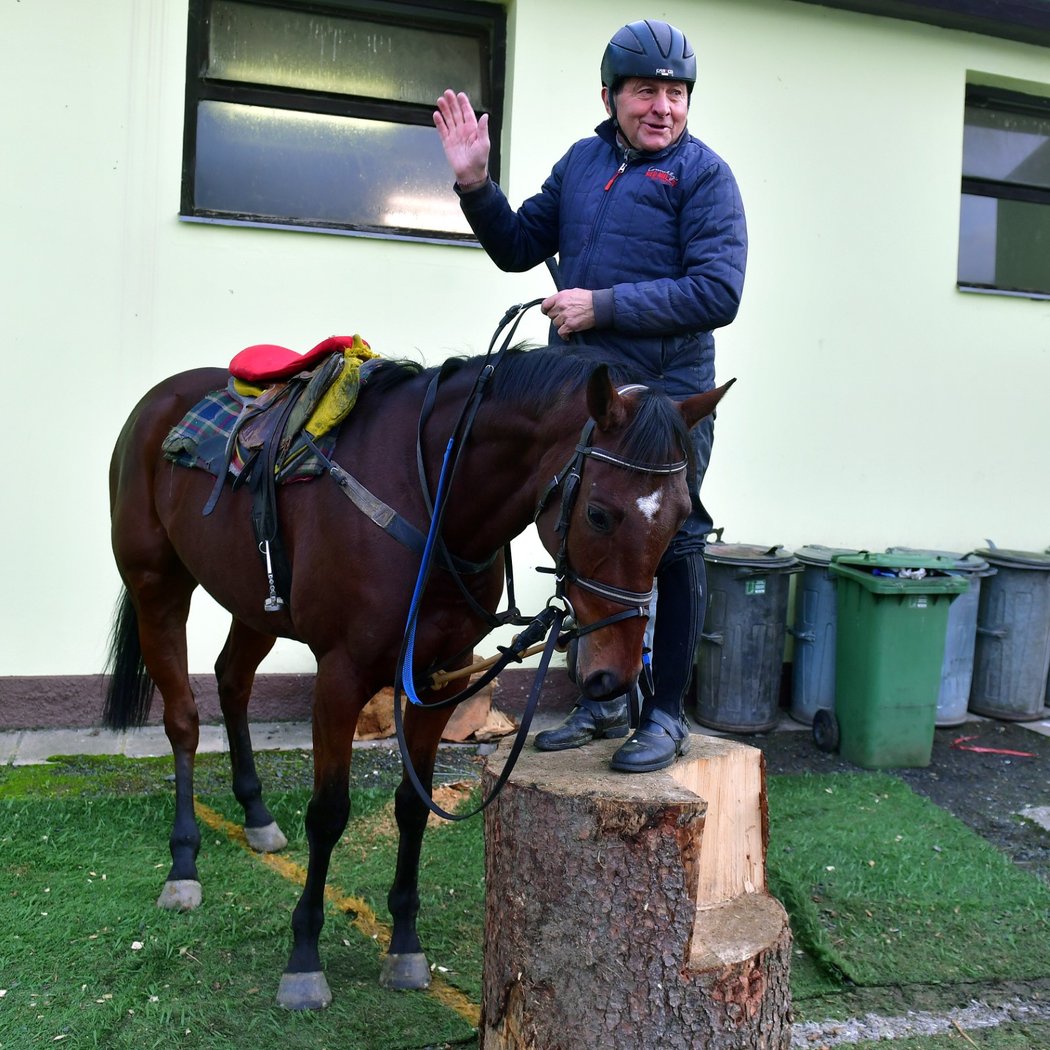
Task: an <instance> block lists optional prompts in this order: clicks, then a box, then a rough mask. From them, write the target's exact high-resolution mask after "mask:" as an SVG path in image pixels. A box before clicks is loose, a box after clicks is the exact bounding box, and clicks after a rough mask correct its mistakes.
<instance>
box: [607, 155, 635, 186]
mask: <svg viewBox="0 0 1050 1050" xmlns="http://www.w3.org/2000/svg"><path fill="white" fill-rule="evenodd" d="M630 159H631V155H630V153H627V152H625V153H624V155H623V163H622V164H621V165H620V166H619V167H618V168H617V169H616V171H615V172H614V173H613V177H612V178H611V179H610V180H609V181H608V182H607V183H606V184H605V192H606V193H608V192H609V190H610V189H611V188H612V184H613V183H614V182H615V181H616V180H617V179H618V178H619V177H620V176H621V175H622V174H623V173H624V172H625V171H626V170H627V162H628V161H629V160H630Z"/></svg>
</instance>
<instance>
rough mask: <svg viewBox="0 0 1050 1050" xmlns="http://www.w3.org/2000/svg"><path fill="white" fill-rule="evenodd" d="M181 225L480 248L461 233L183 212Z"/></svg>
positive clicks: (180, 215)
mask: <svg viewBox="0 0 1050 1050" xmlns="http://www.w3.org/2000/svg"><path fill="white" fill-rule="evenodd" d="M178 219H179V222H187V223H197V224H200V225H203V226H247V227H249V228H253V229H261V230H282V231H285V232H291V233H324V234H334V235H335V236H337V237H365V238H369V239H371V240H384V241H411V242H415V243H418V244H443V245H450V246H453V247H457V248H480V247H481V245H480V244H479V243H478V241H477V238H475V237H473V236H466V235H460V234H453V233H449V234H442V233H437V232H434V233H427V232H424V231H419V230H362V229H358V230H352V229H348V228H344V227H340V226H307V225H305V224H300V223H291V222H287V223H282V222H265V221H263V220H261V219H237V218H233V217H227V216H215V215H187V214H185V213H181V212H180V213H179V216H178Z"/></svg>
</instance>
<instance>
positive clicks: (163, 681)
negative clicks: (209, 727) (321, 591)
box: [124, 562, 201, 911]
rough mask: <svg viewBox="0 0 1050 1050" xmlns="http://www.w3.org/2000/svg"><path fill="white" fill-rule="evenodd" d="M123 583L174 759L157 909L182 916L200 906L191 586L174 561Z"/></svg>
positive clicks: (197, 722)
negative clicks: (189, 652)
mask: <svg viewBox="0 0 1050 1050" xmlns="http://www.w3.org/2000/svg"><path fill="white" fill-rule="evenodd" d="M124 576H125V580H126V583H127V587H128V591H129V592H130V594H131V595H132V600H133V601H134V603H135V606H136V610H137V612H138V622H139V640H140V643H141V646H142V659H143V662H144V663H145V665H146V669H147V670H148V671H149V674H150V677H151V678H152V679H153V681H154V682H155V683H156V686H157V689H158V690H159V691H160V695H161V696H162V697H163V698H164V731H165V733H166V734H167V736H168V742H169V743H170V744H171V751H172V755H173V757H174V760H175V821H174V823H173V825H172V829H171V837H170V839H169V845H170V848H171V870H170V871H169V873H168V878H167V881H166V882H165V884H164V889H163V890H162V891H161V894H160V897H159V898H158V899H157V905H158V906H159V907H161V908H170V909H178V910H181V911H187V910H189V909H191V908H196V907H197V906H198V905H199V904H200V902H201V885H200V880H199V878H198V876H197V852H198V851H199V849H200V844H201V834H200V828H199V827H198V826H197V819H196V816H195V815H194V812H193V767H194V762H195V761H196V755H197V744H198V742H199V738H200V720H199V718H198V714H197V702H196V701H195V700H194V698H193V692H192V690H191V689H190V680H189V673H188V664H187V656H186V620H187V618H188V616H189V611H190V596H191V595H192V593H193V589H194V587H195V586H196V583H195V581H194V580H192V579H191V578H190V576H189V574H188V573H186V571H185V570H184V569H183V568H182V566H181V565H180V564H178V563H176V562H171V563H169V564H168V565H166V566H164V567H163V570H161V569H159V568H156V567H153V568H151V569H150V570H148V571H146V570H144V571H141V572H139V571H129V570H127V569H126V568H125V572H124Z"/></svg>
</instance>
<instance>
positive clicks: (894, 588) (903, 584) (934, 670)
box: [813, 552, 969, 769]
mask: <svg viewBox="0 0 1050 1050" xmlns="http://www.w3.org/2000/svg"><path fill="white" fill-rule="evenodd" d="M954 568H955V566H954V563H953V561H952V559H951V558H945V557H940V556H929V555H925V556H924V555H915V554H903V553H894V554H875V553H867V552H863V553H860V554H855V555H848V554H846V555H836V556H835V557H834V558H833V559H832V562H831V571H832V573H833V574H834V575H835V577H836V578H837V581H838V586H837V588H836V599H837V624H836V644H835V708H834V711H820V712H818V717H816V718H815V719H814V722H813V737H814V740H815V741H816V743H817V746H818V747H821V748H822V749H824V750H835V749H836V748H837V749H838V751H839V753H840V754H841V755H842V757H843V758H845V759H846V760H847V761H849V762H853V763H854V764H855V765H858V766H862V767H864V768H866V769H883V768H893V767H921V766H928V765H929V764H930V756H931V754H932V751H933V731H934V725H935V723H936V718H937V698H938V695H939V693H940V685H941V666H942V663H943V660H944V647H945V638H946V635H947V628H948V608H949V605H950V603H951V601H952V599H953V598H955V597H956V595H959V594H962V593H963V592H965V591H966V589H967V588H968V586H969V583H968V581H967V580H966V578H965V577H963V576H960V575H957V574H953V570H954Z"/></svg>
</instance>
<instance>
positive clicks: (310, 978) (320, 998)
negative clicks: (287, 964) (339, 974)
mask: <svg viewBox="0 0 1050 1050" xmlns="http://www.w3.org/2000/svg"><path fill="white" fill-rule="evenodd" d="M331 1004H332V993H331V991H330V990H329V988H328V981H326V980H325V976H324V974H323V973H322V972H321V971H320V970H316V971H315V972H314V973H283V974H281V983H280V985H279V986H278V988H277V1005H278V1006H283V1007H284V1008H285V1009H286V1010H323V1009H324V1008H325V1007H326V1006H331Z"/></svg>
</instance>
